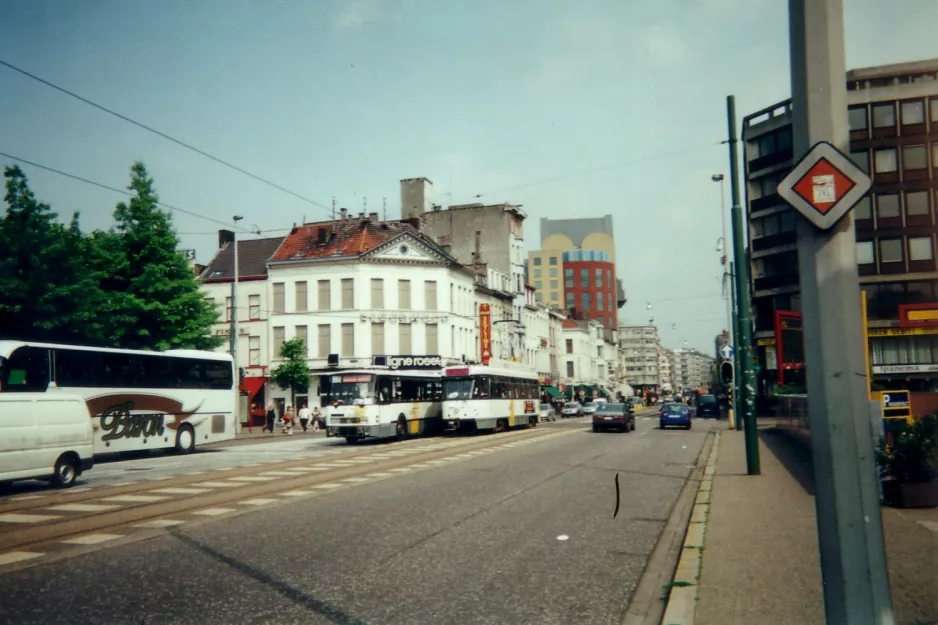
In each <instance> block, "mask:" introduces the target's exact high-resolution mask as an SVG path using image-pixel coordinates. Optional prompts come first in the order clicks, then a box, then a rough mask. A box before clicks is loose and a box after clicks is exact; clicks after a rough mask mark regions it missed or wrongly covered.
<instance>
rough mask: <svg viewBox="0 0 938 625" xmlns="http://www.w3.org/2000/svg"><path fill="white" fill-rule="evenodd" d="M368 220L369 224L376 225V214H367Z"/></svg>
mask: <svg viewBox="0 0 938 625" xmlns="http://www.w3.org/2000/svg"><path fill="white" fill-rule="evenodd" d="M368 219H370V220H371V223H373V224H376V223H378V213H368Z"/></svg>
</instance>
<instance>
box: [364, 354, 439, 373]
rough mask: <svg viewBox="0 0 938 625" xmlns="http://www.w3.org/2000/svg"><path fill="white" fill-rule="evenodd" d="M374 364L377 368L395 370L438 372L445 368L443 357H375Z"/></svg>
mask: <svg viewBox="0 0 938 625" xmlns="http://www.w3.org/2000/svg"><path fill="white" fill-rule="evenodd" d="M379 359H380V360H379ZM372 364H373V365H375V366H387V367H388V368H389V369H394V370H401V369H408V370H438V369H442V368H443V357H442V356H438V355H428V356H414V355H399V356H375V357H374V358H373V359H372Z"/></svg>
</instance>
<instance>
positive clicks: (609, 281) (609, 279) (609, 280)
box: [606, 269, 612, 289]
mask: <svg viewBox="0 0 938 625" xmlns="http://www.w3.org/2000/svg"><path fill="white" fill-rule="evenodd" d="M606 285H607V286H608V287H609V288H610V289H611V288H612V269H607V270H606Z"/></svg>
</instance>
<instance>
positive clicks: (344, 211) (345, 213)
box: [339, 208, 348, 221]
mask: <svg viewBox="0 0 938 625" xmlns="http://www.w3.org/2000/svg"><path fill="white" fill-rule="evenodd" d="M339 219H341V220H342V221H345V220H346V219H348V209H347V208H340V209H339Z"/></svg>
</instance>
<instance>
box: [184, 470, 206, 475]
mask: <svg viewBox="0 0 938 625" xmlns="http://www.w3.org/2000/svg"><path fill="white" fill-rule="evenodd" d="M203 473H205V471H190V472H189V473H186V475H202V474H203Z"/></svg>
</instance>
